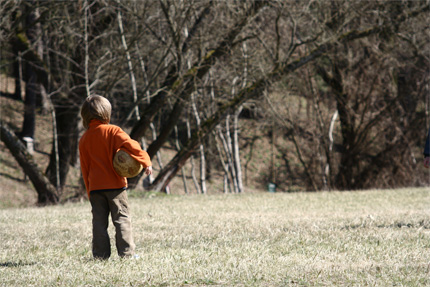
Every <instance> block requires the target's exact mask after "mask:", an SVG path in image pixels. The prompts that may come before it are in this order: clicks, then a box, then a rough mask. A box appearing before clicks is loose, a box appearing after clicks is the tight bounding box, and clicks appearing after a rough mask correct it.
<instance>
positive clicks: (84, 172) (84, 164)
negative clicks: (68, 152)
mask: <svg viewBox="0 0 430 287" xmlns="http://www.w3.org/2000/svg"><path fill="white" fill-rule="evenodd" d="M79 160H80V162H81V171H82V178H83V179H84V183H85V188H86V189H87V192H88V188H89V182H88V174H89V170H88V163H87V158H86V157H85V155H84V154H83V152H82V151H81V149H79Z"/></svg>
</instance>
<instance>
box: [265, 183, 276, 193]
mask: <svg viewBox="0 0 430 287" xmlns="http://www.w3.org/2000/svg"><path fill="white" fill-rule="evenodd" d="M267 190H268V191H269V192H276V184H274V183H273V182H269V184H268V185H267Z"/></svg>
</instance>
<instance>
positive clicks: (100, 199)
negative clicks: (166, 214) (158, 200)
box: [90, 190, 135, 259]
mask: <svg viewBox="0 0 430 287" xmlns="http://www.w3.org/2000/svg"><path fill="white" fill-rule="evenodd" d="M90 202H91V206H92V214H93V248H92V249H93V256H94V257H95V258H98V259H108V258H109V257H110V255H111V249H110V241H109V234H108V226H109V213H110V214H111V217H112V223H113V225H114V226H115V232H116V234H115V241H116V248H117V250H118V255H119V256H120V257H128V256H132V255H134V248H135V245H134V242H133V235H132V230H131V219H130V216H129V207H128V197H127V191H125V190H118V191H100V192H93V193H91V196H90Z"/></svg>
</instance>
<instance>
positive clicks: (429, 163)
mask: <svg viewBox="0 0 430 287" xmlns="http://www.w3.org/2000/svg"><path fill="white" fill-rule="evenodd" d="M424 167H426V168H429V167H430V156H426V157H425V158H424Z"/></svg>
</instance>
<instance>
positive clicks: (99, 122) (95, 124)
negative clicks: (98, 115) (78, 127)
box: [89, 119, 106, 128]
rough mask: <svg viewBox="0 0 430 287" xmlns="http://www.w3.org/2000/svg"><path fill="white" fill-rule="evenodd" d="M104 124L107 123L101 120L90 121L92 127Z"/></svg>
mask: <svg viewBox="0 0 430 287" xmlns="http://www.w3.org/2000/svg"><path fill="white" fill-rule="evenodd" d="M104 124H106V123H104V122H102V121H101V120H97V119H93V120H91V121H90V124H89V127H90V128H91V127H96V126H99V125H104Z"/></svg>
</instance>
